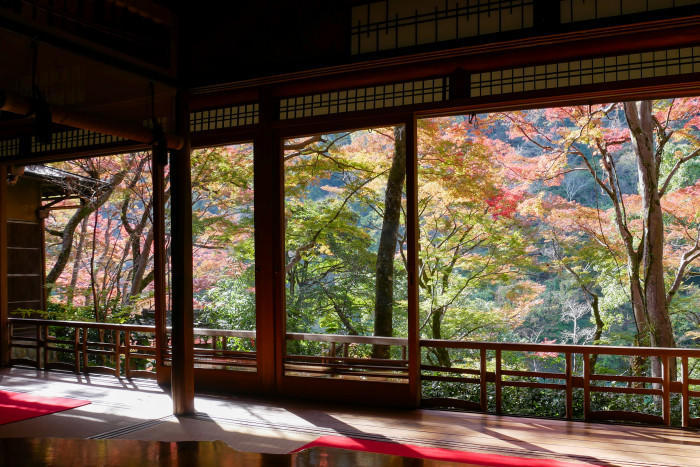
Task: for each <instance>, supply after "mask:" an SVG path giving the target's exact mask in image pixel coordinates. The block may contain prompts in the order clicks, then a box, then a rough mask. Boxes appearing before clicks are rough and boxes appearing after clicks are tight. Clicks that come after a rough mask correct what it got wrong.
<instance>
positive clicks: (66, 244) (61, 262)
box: [46, 170, 126, 296]
mask: <svg viewBox="0 0 700 467" xmlns="http://www.w3.org/2000/svg"><path fill="white" fill-rule="evenodd" d="M125 176H126V170H124V171H121V172H119V173H117V174H115V175H114V176H113V177H112V179H111V180H110V181H109V183H108V185H107V187H105V189H103V190H102V191H101V192H100V195H99V196H98V197H97V198H93V199H92V200H91V201H89V202H88V203H87V204H86V205H85V206H83V207H82V208H80V209H78V211H76V212H75V214H73V217H71V218H70V219H69V220H68V222H67V223H66V227H65V228H64V229H63V235H62V236H61V251H60V253H59V254H58V257H57V258H56V263H54V265H53V267H52V268H51V271H49V273H48V274H47V275H46V289H47V290H46V296H49V295H50V294H51V288H52V287H53V284H54V283H55V282H56V280H58V278H59V277H60V276H61V274H62V273H63V270H64V269H65V267H66V264H68V259H69V258H70V254H71V251H72V250H73V236H74V235H75V229H76V228H77V227H78V224H80V222H82V220H83V219H84V218H86V217H88V216H89V215H90V214H92V213H93V212H94V211H95V209H97V208H99V207H100V206H102V205H103V204H105V203H106V202H107V200H108V199H109V197H110V196H111V194H112V192H113V191H114V188H116V186H117V185H119V184H120V183H121V182H122V180H124V177H125Z"/></svg>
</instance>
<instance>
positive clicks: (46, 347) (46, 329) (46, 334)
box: [42, 325, 80, 370]
mask: <svg viewBox="0 0 700 467" xmlns="http://www.w3.org/2000/svg"><path fill="white" fill-rule="evenodd" d="M43 330H44V342H43V343H42V345H43V347H44V370H45V369H46V366H47V365H48V364H49V326H48V325H45V326H43ZM77 347H78V344H74V348H77ZM78 363H80V362H78Z"/></svg>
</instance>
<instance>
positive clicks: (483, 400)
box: [479, 347, 489, 412]
mask: <svg viewBox="0 0 700 467" xmlns="http://www.w3.org/2000/svg"><path fill="white" fill-rule="evenodd" d="M479 357H480V365H479V369H480V371H479V383H480V390H481V394H480V398H479V399H480V400H479V405H480V406H481V411H482V412H488V409H489V406H488V398H487V394H486V389H487V388H486V347H482V348H481V349H479Z"/></svg>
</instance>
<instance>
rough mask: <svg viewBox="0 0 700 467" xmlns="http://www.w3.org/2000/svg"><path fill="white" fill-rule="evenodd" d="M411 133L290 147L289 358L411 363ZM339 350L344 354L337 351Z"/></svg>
mask: <svg viewBox="0 0 700 467" xmlns="http://www.w3.org/2000/svg"><path fill="white" fill-rule="evenodd" d="M405 156H406V153H405V131H404V128H403V127H396V128H394V127H391V128H377V129H372V130H361V131H348V132H341V133H335V134H325V135H319V136H312V137H304V138H297V139H292V140H287V141H286V142H285V156H284V157H285V215H286V232H285V240H286V269H285V272H286V276H285V284H286V300H287V302H286V303H287V331H288V332H289V333H305V334H307V335H303V336H302V335H293V334H290V335H289V336H288V338H289V341H288V353H290V354H300V355H319V354H321V353H328V354H332V355H334V356H336V355H337V356H344V358H365V357H370V356H373V357H375V358H381V359H387V358H393V359H403V358H405V340H400V341H399V340H397V341H391V340H387V341H381V342H380V343H378V344H373V342H369V341H367V340H365V341H363V342H362V343H360V342H350V341H351V340H352V339H350V340H348V339H346V340H343V339H337V338H336V340H335V341H333V340H332V339H328V338H323V337H322V335H328V334H331V335H350V336H355V335H356V336H387V337H394V338H397V337H400V338H405V337H406V335H407V318H406V310H407V302H406V300H407V298H406V297H407V285H406V284H407V283H406V229H405V219H404V213H405V172H406V158H405ZM336 344H337V345H336Z"/></svg>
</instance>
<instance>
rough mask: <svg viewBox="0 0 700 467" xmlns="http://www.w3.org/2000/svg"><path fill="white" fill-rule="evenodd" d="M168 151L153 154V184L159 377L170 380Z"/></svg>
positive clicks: (164, 380) (158, 149)
mask: <svg viewBox="0 0 700 467" xmlns="http://www.w3.org/2000/svg"><path fill="white" fill-rule="evenodd" d="M167 157H168V155H167V151H166V150H165V148H162V147H154V149H153V153H152V155H151V180H152V184H153V190H152V192H153V288H154V291H153V293H154V308H155V325H156V336H155V337H156V379H157V380H158V383H159V384H163V383H166V382H167V381H168V379H169V377H170V376H169V372H166V371H164V365H163V352H164V350H165V349H166V347H167V343H168V341H167V336H166V334H165V327H166V320H165V315H166V294H167V290H166V284H165V275H166V274H165V270H166V262H165V256H166V248H165V164H167V163H168V160H167Z"/></svg>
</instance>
